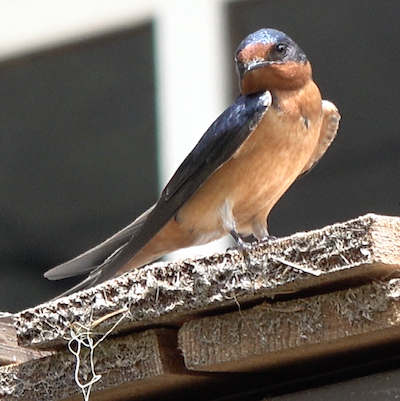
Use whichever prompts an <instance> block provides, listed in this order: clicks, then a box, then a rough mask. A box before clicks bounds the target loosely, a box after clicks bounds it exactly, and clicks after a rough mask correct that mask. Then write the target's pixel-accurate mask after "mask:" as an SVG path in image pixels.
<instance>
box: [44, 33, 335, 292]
mask: <svg viewBox="0 0 400 401" xmlns="http://www.w3.org/2000/svg"><path fill="white" fill-rule="evenodd" d="M235 63H236V70H237V73H238V76H239V90H240V93H239V95H238V97H237V98H236V100H235V101H234V102H233V103H232V104H231V105H230V106H229V107H228V108H227V109H226V110H225V111H224V112H223V113H222V114H221V115H220V116H219V117H218V118H217V119H216V120H215V121H214V122H213V123H212V125H211V126H210V127H209V129H208V130H207V131H206V133H205V134H204V135H203V136H202V137H201V139H200V140H199V142H198V143H197V145H196V146H195V147H194V148H193V150H192V151H191V152H190V153H189V155H188V156H187V157H186V158H185V159H184V161H183V162H182V164H181V165H180V166H179V167H178V169H177V170H176V172H175V173H174V175H173V176H172V178H171V179H170V181H169V182H168V183H167V185H166V186H165V188H164V189H163V191H162V192H161V195H160V197H159V199H158V201H157V202H156V204H154V205H153V206H152V207H150V208H149V209H148V210H147V211H145V212H144V213H143V214H142V215H140V216H139V217H138V218H137V219H136V220H134V221H133V222H132V223H131V224H129V225H128V226H127V227H125V228H124V229H122V230H121V231H119V232H117V233H116V234H115V235H113V236H112V237H110V238H109V239H107V240H105V241H104V242H102V243H101V244H99V245H97V246H95V247H94V248H92V249H90V250H88V251H86V252H85V253H83V254H81V255H79V256H77V257H75V258H74V259H72V260H70V261H67V262H65V263H63V264H61V265H58V266H56V267H54V268H52V269H50V270H48V271H47V272H46V273H45V277H46V278H48V279H50V280H59V279H63V278H67V277H73V276H78V275H86V278H84V279H83V281H81V282H80V283H78V284H77V285H76V286H74V287H72V288H71V289H69V290H67V291H66V292H65V293H63V294H62V295H61V296H65V295H69V294H71V293H73V292H76V291H80V290H83V289H87V288H90V287H92V286H95V285H97V284H99V283H101V282H103V281H105V280H108V279H110V278H112V277H114V276H115V275H119V274H122V273H123V272H126V271H129V270H132V269H135V268H138V267H140V266H143V265H147V264H149V263H151V262H153V261H155V260H157V259H159V258H160V257H161V256H163V255H165V254H167V253H170V252H172V251H175V250H178V249H181V248H186V247H189V246H194V245H202V244H206V243H209V242H211V241H214V240H217V239H220V238H222V237H224V236H227V235H231V236H232V237H233V238H234V240H235V241H236V244H237V245H238V247H241V248H245V247H246V244H247V243H246V239H247V238H248V237H250V238H253V239H256V240H257V241H265V240H269V239H271V236H270V235H269V232H268V226H267V218H268V215H269V213H270V211H271V209H272V208H273V206H274V205H275V204H276V203H277V202H278V200H279V199H280V198H281V197H282V195H283V194H284V193H285V192H286V191H287V190H288V189H289V187H290V186H291V185H292V184H293V182H294V181H296V179H297V178H299V177H301V176H303V175H304V174H306V173H307V172H309V171H310V170H311V169H312V168H313V167H314V166H315V164H316V163H317V162H318V161H319V159H320V158H321V157H322V156H323V155H324V153H325V152H326V150H327V149H328V147H329V146H330V145H331V143H332V141H333V140H334V139H335V136H336V133H337V130H338V127H339V120H340V114H339V112H338V109H337V108H336V106H335V105H334V104H333V103H331V102H329V101H327V100H322V97H321V93H320V91H319V88H318V86H317V85H316V83H315V82H314V80H313V77H312V68H311V64H310V62H309V60H308V59H307V57H306V55H305V53H304V52H303V51H302V50H301V48H300V47H299V46H298V45H297V44H296V43H295V42H294V41H293V40H292V39H291V38H290V37H289V36H287V35H286V34H285V33H284V32H281V31H279V30H276V29H272V28H263V29H260V30H258V31H256V32H254V33H251V34H249V35H248V36H247V37H246V38H245V39H244V40H243V41H242V42H241V43H240V44H239V46H238V48H237V50H236V53H235Z"/></svg>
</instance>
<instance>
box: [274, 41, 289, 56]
mask: <svg viewBox="0 0 400 401" xmlns="http://www.w3.org/2000/svg"><path fill="white" fill-rule="evenodd" d="M275 51H276V53H277V54H279V55H281V56H282V57H283V56H285V55H286V52H287V44H286V43H278V44H277V45H276V46H275Z"/></svg>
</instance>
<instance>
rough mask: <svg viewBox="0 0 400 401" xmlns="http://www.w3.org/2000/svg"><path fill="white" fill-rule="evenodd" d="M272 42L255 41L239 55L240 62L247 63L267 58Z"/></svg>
mask: <svg viewBox="0 0 400 401" xmlns="http://www.w3.org/2000/svg"><path fill="white" fill-rule="evenodd" d="M271 47H272V44H263V43H255V44H254V45H249V46H246V47H245V48H244V49H243V50H242V51H241V52H240V53H239V54H238V56H237V59H238V61H239V62H240V63H242V64H244V65H247V64H249V63H250V62H251V61H255V60H265V59H266V56H267V54H268V52H269V50H270V49H271Z"/></svg>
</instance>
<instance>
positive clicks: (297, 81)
mask: <svg viewBox="0 0 400 401" xmlns="http://www.w3.org/2000/svg"><path fill="white" fill-rule="evenodd" d="M310 78H311V65H310V63H309V62H307V63H305V64H303V63H298V62H294V61H290V62H286V63H271V64H268V65H266V66H264V67H261V68H256V69H254V70H250V71H247V72H245V74H244V75H243V77H242V79H241V82H240V89H241V93H243V94H245V95H247V94H250V93H255V92H259V91H263V90H276V89H284V90H292V89H297V88H300V87H301V86H303V85H304V84H305V82H307V81H308V80H309V79H310Z"/></svg>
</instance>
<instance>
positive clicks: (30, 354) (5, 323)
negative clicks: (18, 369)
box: [0, 313, 49, 366]
mask: <svg viewBox="0 0 400 401" xmlns="http://www.w3.org/2000/svg"><path fill="white" fill-rule="evenodd" d="M48 354H49V352H48V351H39V350H34V349H31V348H24V347H20V346H19V345H18V342H17V336H16V333H15V328H14V324H13V318H12V315H11V313H0V366H1V365H9V364H12V363H21V362H26V361H29V360H31V359H37V358H41V357H43V356H45V355H48Z"/></svg>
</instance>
